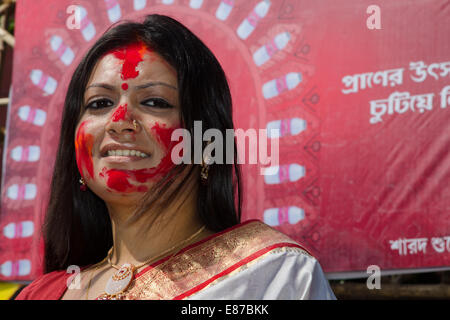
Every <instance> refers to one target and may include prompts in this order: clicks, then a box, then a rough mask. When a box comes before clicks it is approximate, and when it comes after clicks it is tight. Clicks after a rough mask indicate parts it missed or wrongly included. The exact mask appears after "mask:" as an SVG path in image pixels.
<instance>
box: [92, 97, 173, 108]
mask: <svg viewBox="0 0 450 320" xmlns="http://www.w3.org/2000/svg"><path fill="white" fill-rule="evenodd" d="M149 101H152V102H153V105H148V104H147V103H146V102H149ZM100 102H107V103H108V102H109V105H108V106H103V107H94V106H93V105H94V104H95V103H97V104H98V103H100ZM142 104H143V105H145V106H147V107H154V108H158V109H171V108H173V106H172V105H171V104H170V103H168V102H167V101H165V100H164V99H160V98H151V99H147V100H144V101H142ZM112 105H114V103H113V102H112V101H111V100H109V99H105V98H102V99H97V100H94V101H92V102H90V103H88V104H87V105H86V109H103V108H108V107H111V106H112Z"/></svg>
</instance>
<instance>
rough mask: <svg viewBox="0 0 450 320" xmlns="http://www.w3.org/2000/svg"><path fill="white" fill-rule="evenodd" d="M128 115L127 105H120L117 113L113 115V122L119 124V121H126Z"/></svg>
mask: <svg viewBox="0 0 450 320" xmlns="http://www.w3.org/2000/svg"><path fill="white" fill-rule="evenodd" d="M126 115H127V104H126V103H125V104H124V105H120V106H119V107H118V108H117V109H116V111H114V113H113V115H112V121H113V122H117V121H119V120H125V117H126Z"/></svg>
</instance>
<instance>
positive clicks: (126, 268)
mask: <svg viewBox="0 0 450 320" xmlns="http://www.w3.org/2000/svg"><path fill="white" fill-rule="evenodd" d="M205 228H206V226H202V227H201V228H200V229H199V230H198V231H197V232H195V233H194V234H192V235H191V236H190V237H189V238H187V239H185V240H183V241H180V242H178V243H177V244H175V245H174V246H172V247H170V248H169V249H167V250H165V251H163V252H162V253H160V254H158V255H157V256H153V257H151V258H150V259H147V260H146V261H144V262H143V263H141V264H139V265H137V266H134V265H133V264H131V263H124V264H123V265H122V266H120V267H119V266H117V265H115V264H113V263H112V262H111V255H112V251H113V248H114V247H111V249H110V250H109V251H108V255H107V258H108V263H109V265H110V266H111V267H113V268H114V269H117V271H116V272H115V273H114V274H113V275H112V276H111V277H110V278H109V280H108V282H107V283H106V287H105V291H104V292H103V293H102V294H101V295H100V296H99V297H98V300H122V299H123V298H125V293H126V291H127V290H128V288H129V287H130V284H131V283H132V282H133V280H134V275H135V273H136V271H138V270H139V269H140V268H142V267H143V266H145V265H147V264H149V263H150V262H152V261H154V260H155V259H158V258H160V257H162V256H164V255H166V254H167V253H169V252H171V251H172V250H174V249H176V248H177V247H179V246H182V245H183V244H185V243H187V242H189V241H190V240H192V239H194V238H195V237H196V236H198V235H199V234H200V233H201V232H202V231H203V230H204V229H205ZM172 257H173V256H172ZM172 257H171V258H172ZM171 258H170V259H171ZM170 259H169V260H170ZM103 261H104V260H103ZM103 261H102V262H103ZM97 267H98V265H97ZM96 269H97V268H96ZM94 272H95V270H94ZM91 280H92V275H91ZM91 280H90V281H89V285H88V288H87V293H86V299H87V298H88V294H89V289H90V286H91Z"/></svg>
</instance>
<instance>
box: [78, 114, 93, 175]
mask: <svg viewBox="0 0 450 320" xmlns="http://www.w3.org/2000/svg"><path fill="white" fill-rule="evenodd" d="M86 124H87V121H84V122H83V123H81V125H80V127H79V128H78V132H77V135H76V138H75V155H76V159H77V166H78V171H79V172H80V175H81V176H82V177H84V175H83V168H86V170H87V172H88V173H89V175H90V176H91V178H94V165H93V163H92V147H93V145H94V137H93V136H92V135H91V134H86V133H85V126H86Z"/></svg>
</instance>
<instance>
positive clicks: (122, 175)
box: [100, 168, 134, 192]
mask: <svg viewBox="0 0 450 320" xmlns="http://www.w3.org/2000/svg"><path fill="white" fill-rule="evenodd" d="M105 176H106V179H107V180H106V184H107V186H108V187H109V188H111V189H113V190H116V191H119V192H127V191H129V190H130V189H134V186H133V185H131V184H130V183H129V182H128V178H129V177H130V175H129V174H128V173H127V171H126V170H117V169H110V170H106V168H103V170H102V172H101V173H100V177H105Z"/></svg>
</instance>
